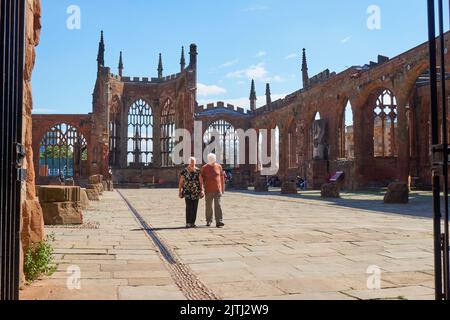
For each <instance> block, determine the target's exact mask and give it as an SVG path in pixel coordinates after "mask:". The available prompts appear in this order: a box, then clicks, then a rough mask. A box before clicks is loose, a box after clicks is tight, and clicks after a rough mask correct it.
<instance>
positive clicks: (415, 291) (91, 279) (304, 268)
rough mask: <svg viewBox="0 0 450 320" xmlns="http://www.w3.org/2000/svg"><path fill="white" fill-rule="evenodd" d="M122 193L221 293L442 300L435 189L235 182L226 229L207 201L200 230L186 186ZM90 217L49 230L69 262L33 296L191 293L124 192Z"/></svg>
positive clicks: (30, 291) (227, 200)
mask: <svg viewBox="0 0 450 320" xmlns="http://www.w3.org/2000/svg"><path fill="white" fill-rule="evenodd" d="M121 192H122V193H123V194H124V196H126V197H127V199H128V200H129V201H130V203H131V204H132V205H133V206H134V207H135V208H136V209H137V210H138V211H139V213H140V214H141V215H142V216H143V218H144V219H145V220H146V222H147V223H148V224H150V225H151V226H152V227H153V228H154V229H155V230H156V232H157V234H158V235H159V236H160V237H161V239H163V241H164V243H166V244H167V245H168V246H169V247H170V249H171V250H173V251H174V252H175V253H176V255H177V256H178V257H179V259H180V260H181V262H182V263H184V264H185V265H186V267H187V268H188V269H189V270H190V272H193V273H194V275H195V276H196V277H197V278H198V279H199V280H200V282H201V283H202V284H203V285H205V286H206V287H207V288H209V290H211V291H212V292H214V293H215V295H216V296H217V297H220V298H223V299H240V300H241V299H297V300H302V299H433V294H434V290H433V276H432V274H433V256H432V245H433V242H432V222H431V220H430V219H429V218H426V216H427V215H428V214H429V212H430V209H429V207H430V203H431V196H430V194H428V193H414V194H413V195H412V204H410V205H398V206H395V205H394V206H393V205H389V206H386V205H384V204H383V203H382V195H381V194H379V193H376V192H372V193H358V194H343V199H342V200H338V201H324V200H321V199H320V198H319V197H318V193H317V192H306V193H303V194H302V195H299V196H291V197H283V196H279V195H278V193H277V192H271V193H267V194H263V195H260V194H253V193H252V192H245V193H233V192H230V193H227V194H226V195H225V197H224V199H223V205H224V212H225V218H226V221H225V222H226V224H227V225H226V228H224V229H217V228H206V227H204V226H203V224H204V204H203V203H202V204H201V206H200V209H199V219H198V225H199V228H198V229H195V230H185V229H183V228H182V226H183V225H184V203H183V201H181V200H180V199H178V198H177V192H176V190H170V189H169V190H144V189H142V190H122V191H121ZM383 211H384V212H383ZM422 216H423V217H422ZM86 218H87V219H88V220H90V221H92V222H98V223H99V224H100V227H99V229H82V230H77V229H52V230H49V231H52V232H55V235H56V237H57V242H56V244H55V245H56V248H57V251H56V253H57V256H56V258H57V262H58V263H60V265H59V267H58V270H59V272H57V273H56V274H55V275H54V276H52V277H51V278H50V279H46V280H43V281H39V282H37V283H35V284H33V285H32V286H31V287H29V288H27V289H26V290H24V291H23V292H22V298H24V299H185V298H186V296H185V295H183V293H182V291H181V290H180V289H179V288H178V287H177V285H176V284H175V282H174V280H173V278H172V277H171V274H170V272H169V271H168V268H167V266H166V265H165V263H164V262H163V260H162V259H161V258H160V256H159V254H158V252H157V250H156V247H155V246H154V244H153V243H152V242H151V240H150V239H148V238H147V237H146V235H145V233H144V231H143V230H141V227H140V226H139V224H138V223H137V221H136V220H135V219H134V217H133V215H132V213H131V212H130V211H129V209H128V208H127V206H126V205H125V203H124V202H123V200H122V199H121V198H120V196H119V195H118V194H117V193H106V194H105V197H104V199H103V200H102V201H101V202H99V203H94V204H93V210H90V211H89V212H87V213H86ZM74 264H75V265H78V266H79V267H80V268H81V270H82V281H81V284H82V289H81V290H72V291H71V290H68V289H67V287H66V280H67V277H68V274H67V273H66V270H67V267H68V266H70V265H74ZM371 267H372V270H376V268H379V270H380V271H381V288H380V289H379V290H371V289H369V288H368V286H367V283H368V279H369V277H370V276H371V275H373V274H367V271H368V269H369V268H371ZM374 268H375V269H374ZM370 271H371V270H370Z"/></svg>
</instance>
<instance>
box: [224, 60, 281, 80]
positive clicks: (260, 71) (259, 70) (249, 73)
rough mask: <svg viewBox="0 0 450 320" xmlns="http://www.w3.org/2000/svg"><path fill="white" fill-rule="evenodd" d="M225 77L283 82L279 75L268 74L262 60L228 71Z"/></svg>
mask: <svg viewBox="0 0 450 320" xmlns="http://www.w3.org/2000/svg"><path fill="white" fill-rule="evenodd" d="M226 77H227V78H232V79H243V78H247V79H249V80H251V79H254V80H255V81H262V82H283V81H284V79H283V77H281V76H279V75H274V76H272V75H270V73H269V71H267V69H266V66H265V64H264V62H261V63H258V64H257V65H253V66H250V67H248V68H246V69H242V70H237V71H234V72H230V73H228V74H227V75H226Z"/></svg>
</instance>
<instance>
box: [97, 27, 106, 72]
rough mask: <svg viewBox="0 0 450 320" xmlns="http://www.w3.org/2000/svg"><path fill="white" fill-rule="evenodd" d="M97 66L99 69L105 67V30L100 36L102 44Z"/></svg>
mask: <svg viewBox="0 0 450 320" xmlns="http://www.w3.org/2000/svg"><path fill="white" fill-rule="evenodd" d="M97 66H98V68H99V69H100V67H104V66H105V40H104V38H103V30H102V32H101V36H100V43H99V44H98V54H97Z"/></svg>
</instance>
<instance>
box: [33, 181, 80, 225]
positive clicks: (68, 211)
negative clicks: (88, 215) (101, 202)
mask: <svg viewBox="0 0 450 320" xmlns="http://www.w3.org/2000/svg"><path fill="white" fill-rule="evenodd" d="M38 194H39V202H40V204H41V207H42V211H43V213H44V223H45V225H49V226H54V225H76V224H83V212H82V204H81V188H80V187H66V186H40V187H39V191H38Z"/></svg>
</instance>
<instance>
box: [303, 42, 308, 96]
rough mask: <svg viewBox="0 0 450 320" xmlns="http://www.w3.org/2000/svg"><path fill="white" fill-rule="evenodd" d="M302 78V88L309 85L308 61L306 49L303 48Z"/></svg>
mask: <svg viewBox="0 0 450 320" xmlns="http://www.w3.org/2000/svg"><path fill="white" fill-rule="evenodd" d="M302 79H303V88H306V87H308V86H309V75H308V62H307V61H306V49H303V54H302Z"/></svg>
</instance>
